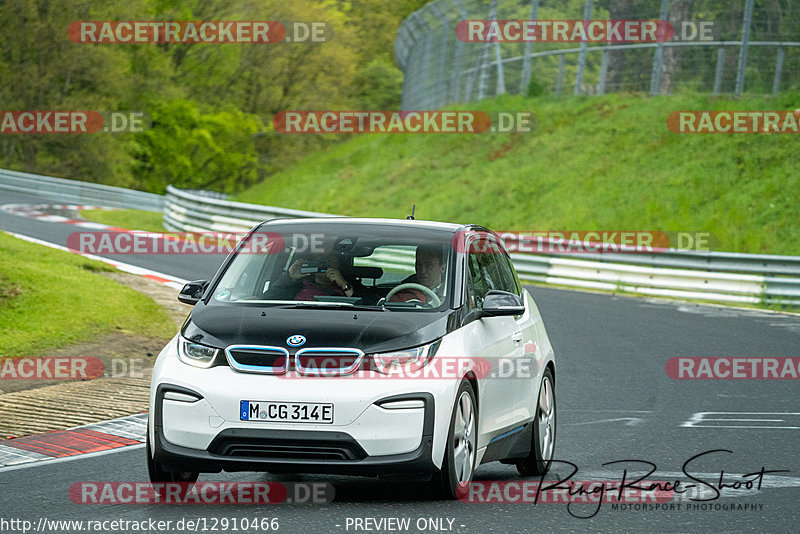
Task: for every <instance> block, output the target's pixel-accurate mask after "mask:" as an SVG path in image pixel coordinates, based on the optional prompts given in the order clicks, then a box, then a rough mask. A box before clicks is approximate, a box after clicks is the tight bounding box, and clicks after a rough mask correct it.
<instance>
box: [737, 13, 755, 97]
mask: <svg viewBox="0 0 800 534" xmlns="http://www.w3.org/2000/svg"><path fill="white" fill-rule="evenodd" d="M752 21H753V0H747V3H746V4H745V7H744V15H743V16H742V45H741V46H740V47H739V65H738V66H737V68H736V96H739V95H741V94H742V91H744V71H745V69H746V68H747V46H748V44H749V42H750V25H751V23H752Z"/></svg>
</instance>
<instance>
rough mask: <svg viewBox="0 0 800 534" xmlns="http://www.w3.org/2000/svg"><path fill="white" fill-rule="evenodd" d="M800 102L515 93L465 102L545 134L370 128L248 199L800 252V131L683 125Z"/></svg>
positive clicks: (790, 97)
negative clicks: (684, 116) (672, 120)
mask: <svg viewBox="0 0 800 534" xmlns="http://www.w3.org/2000/svg"><path fill="white" fill-rule="evenodd" d="M796 108H800V94H797V93H787V94H783V95H780V96H779V97H776V98H771V97H763V96H747V97H744V98H741V99H738V100H737V99H732V98H717V97H710V96H704V95H677V96H669V97H655V98H650V97H646V96H643V95H635V94H613V95H605V96H595V97H569V98H560V99H556V98H552V97H547V98H538V99H530V98H525V97H521V96H515V97H502V98H497V99H494V100H490V101H484V102H481V103H477V104H470V105H468V106H462V107H461V108H460V109H483V110H486V111H493V110H525V109H530V110H532V111H534V112H535V114H536V116H537V118H538V121H537V122H538V125H537V128H536V130H535V131H534V132H533V133H532V134H488V133H486V134H477V135H474V134H473V135H470V134H447V135H434V134H428V135H425V134H405V135H385V134H384V135H381V134H372V135H361V136H353V137H352V138H351V139H349V140H348V141H346V142H344V143H342V144H340V145H337V146H334V147H331V148H329V149H327V150H322V151H319V152H315V153H312V154H309V155H308V156H307V157H306V158H304V159H303V160H302V161H301V162H300V163H299V164H298V165H296V166H295V167H292V168H290V169H288V170H286V171H284V172H281V173H279V174H277V175H275V176H272V177H270V178H268V179H267V180H265V181H264V182H262V183H260V184H258V185H256V186H254V187H252V188H251V189H249V190H247V191H245V192H243V193H241V194H239V195H238V200H242V201H247V202H255V203H261V204H267V205H273V206H282V207H289V208H298V209H307V210H314V211H321V212H328V213H336V214H343V215H353V216H369V217H393V218H403V217H405V216H406V215H407V214H408V213H409V212H410V211H411V204H412V203H416V205H417V212H416V215H417V218H419V219H430V220H441V221H452V222H472V223H478V224H484V225H487V226H489V227H490V228H493V229H495V230H517V231H522V230H537V231H543V230H552V231H564V230H611V231H615V230H625V231H630V230H638V231H649V230H660V231H670V232H674V231H690V232H711V233H712V234H713V235H714V236H715V238H716V242H717V246H716V247H715V249H716V250H728V251H740V252H754V253H777V254H798V253H800V225H798V224H797V221H800V172H798V170H797V162H798V160H800V145H799V144H798V137H797V135H791V134H780V135H779V134H739V135H729V134H674V133H671V132H670V131H669V130H668V129H667V126H666V118H667V115H668V114H669V113H670V112H671V111H676V110H705V109H709V110H720V109H728V110H781V109H796Z"/></svg>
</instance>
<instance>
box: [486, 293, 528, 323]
mask: <svg viewBox="0 0 800 534" xmlns="http://www.w3.org/2000/svg"><path fill="white" fill-rule="evenodd" d="M523 313H525V304H523V302H522V299H521V298H520V297H519V295H515V294H514V293H509V292H508V291H500V290H498V289H492V290H490V291H489V292H488V293H486V297H485V298H484V299H483V307H482V308H481V316H483V317H498V316H501V315H522V314H523Z"/></svg>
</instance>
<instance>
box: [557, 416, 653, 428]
mask: <svg viewBox="0 0 800 534" xmlns="http://www.w3.org/2000/svg"><path fill="white" fill-rule="evenodd" d="M615 421H627V423H625V426H634V425H638V424H639V423H642V422H644V419H640V418H639V417H617V418H616V419H600V420H599V421H585V422H583V423H568V424H566V425H564V426H578V425H593V424H595V423H613V422H615Z"/></svg>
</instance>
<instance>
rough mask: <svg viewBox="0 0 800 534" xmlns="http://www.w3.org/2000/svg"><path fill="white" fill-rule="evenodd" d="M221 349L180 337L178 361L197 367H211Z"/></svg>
mask: <svg viewBox="0 0 800 534" xmlns="http://www.w3.org/2000/svg"><path fill="white" fill-rule="evenodd" d="M218 354H219V349H216V348H214V347H209V346H208V345H201V344H200V343H195V342H194V341H189V340H188V339H186V338H183V337H178V359H179V360H180V361H182V362H183V363H186V364H189V365H193V366H195V367H211V365H212V364H213V363H214V360H216V358H217V355H218Z"/></svg>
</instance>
